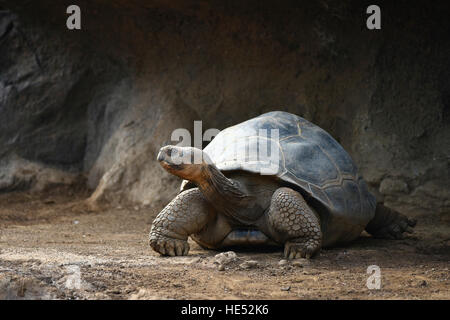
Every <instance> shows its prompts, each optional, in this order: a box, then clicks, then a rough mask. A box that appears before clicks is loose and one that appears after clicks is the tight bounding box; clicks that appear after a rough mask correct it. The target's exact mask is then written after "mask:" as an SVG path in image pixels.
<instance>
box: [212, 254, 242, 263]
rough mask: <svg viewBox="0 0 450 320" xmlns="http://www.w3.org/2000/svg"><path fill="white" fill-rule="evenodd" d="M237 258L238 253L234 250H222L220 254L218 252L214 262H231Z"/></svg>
mask: <svg viewBox="0 0 450 320" xmlns="http://www.w3.org/2000/svg"><path fill="white" fill-rule="evenodd" d="M236 259H237V256H236V253H234V251H228V252H222V253H219V254H216V255H215V256H214V263H217V264H219V265H220V264H223V265H226V264H229V263H230V262H233V261H235V260H236Z"/></svg>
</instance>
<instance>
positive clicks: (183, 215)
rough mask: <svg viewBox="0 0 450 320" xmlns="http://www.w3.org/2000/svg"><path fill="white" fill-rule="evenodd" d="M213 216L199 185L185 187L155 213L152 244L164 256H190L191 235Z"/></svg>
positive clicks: (151, 231)
mask: <svg viewBox="0 0 450 320" xmlns="http://www.w3.org/2000/svg"><path fill="white" fill-rule="evenodd" d="M213 216H214V215H213V212H212V208H211V206H210V205H208V203H207V202H206V200H205V199H204V197H203V195H202V194H201V192H200V191H199V190H198V188H194V189H189V190H186V191H184V192H182V193H180V194H179V195H178V196H176V197H175V198H174V199H173V200H172V201H171V202H170V203H169V204H168V205H167V206H166V207H165V208H164V209H163V210H162V211H161V212H160V213H159V214H158V215H157V216H156V218H155V220H154V221H153V225H152V228H151V230H150V241H149V242H150V246H151V247H152V248H153V250H155V251H156V252H159V253H160V254H162V255H169V256H181V255H187V254H188V252H189V244H188V242H187V238H188V236H189V235H191V234H195V233H198V232H199V231H201V230H202V229H203V228H204V227H205V225H206V224H207V223H208V221H209V220H210V219H211V218H213Z"/></svg>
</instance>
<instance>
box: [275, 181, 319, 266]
mask: <svg viewBox="0 0 450 320" xmlns="http://www.w3.org/2000/svg"><path fill="white" fill-rule="evenodd" d="M267 219H268V220H267V221H268V226H269V230H271V234H272V237H273V238H274V239H275V240H276V241H278V242H281V243H284V256H285V258H287V259H294V258H310V257H311V256H313V255H314V254H315V253H317V252H318V251H319V250H320V248H321V245H322V231H321V229H320V220H319V217H318V215H317V214H316V213H315V212H314V211H313V210H312V209H311V208H310V207H309V206H308V204H307V203H306V201H305V199H303V197H302V195H301V194H300V193H298V192H296V191H294V190H292V189H290V188H279V189H277V190H276V191H275V192H274V194H273V196H272V201H271V205H270V209H269V212H268V215H267Z"/></svg>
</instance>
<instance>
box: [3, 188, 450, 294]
mask: <svg viewBox="0 0 450 320" xmlns="http://www.w3.org/2000/svg"><path fill="white" fill-rule="evenodd" d="M85 197H86V194H84V193H79V192H77V193H74V192H71V191H68V190H63V191H61V190H57V191H54V192H48V193H46V194H41V195H33V194H28V193H12V194H3V195H0V299H450V282H449V267H450V264H449V261H450V226H449V224H448V223H443V222H442V221H440V220H439V219H438V218H433V215H428V216H419V217H417V218H418V220H419V223H418V225H417V227H416V231H415V233H414V234H413V235H411V236H408V237H407V238H406V239H404V240H397V241H390V240H377V239H372V238H371V237H370V236H368V235H364V234H363V235H362V236H361V238H360V239H358V240H357V241H356V242H354V243H352V244H351V245H350V246H347V247H342V248H333V249H327V250H322V251H321V253H320V254H319V255H318V256H317V257H316V258H314V259H312V260H310V261H305V260H298V261H296V262H289V263H286V264H283V262H281V263H280V260H282V256H281V250H278V249H274V248H263V249H258V250H256V249H253V250H251V251H249V250H244V251H243V250H237V249H234V250H235V253H236V255H237V258H236V259H235V260H233V261H231V262H229V263H228V264H226V265H224V268H223V269H224V270H219V267H218V264H217V263H215V261H216V258H215V255H217V254H218V253H219V252H216V251H206V250H203V249H202V248H200V247H199V246H198V245H196V244H195V243H194V242H192V241H191V240H190V246H191V251H190V254H189V256H186V257H175V258H170V257H161V256H159V255H158V254H156V253H155V252H154V251H152V250H151V248H150V247H149V246H148V244H147V236H148V232H149V230H150V227H151V222H152V219H153V217H154V216H155V214H156V213H157V212H155V210H152V209H151V208H142V207H141V208H139V207H134V208H121V207H117V208H114V209H112V210H106V211H102V212H90V211H89V210H88V209H87V207H86V206H85V205H84V199H85ZM249 260H250V261H254V262H250V263H248V262H246V261H249ZM370 265H377V266H379V267H380V271H381V289H379V290H376V289H372V290H369V289H368V288H367V286H366V281H367V278H368V277H369V276H370V275H369V274H367V268H368V266H370ZM77 275H79V277H78V276H77Z"/></svg>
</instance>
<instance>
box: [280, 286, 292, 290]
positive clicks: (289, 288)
mask: <svg viewBox="0 0 450 320" xmlns="http://www.w3.org/2000/svg"><path fill="white" fill-rule="evenodd" d="M289 290H291V286H287V287H281V291H289Z"/></svg>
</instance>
